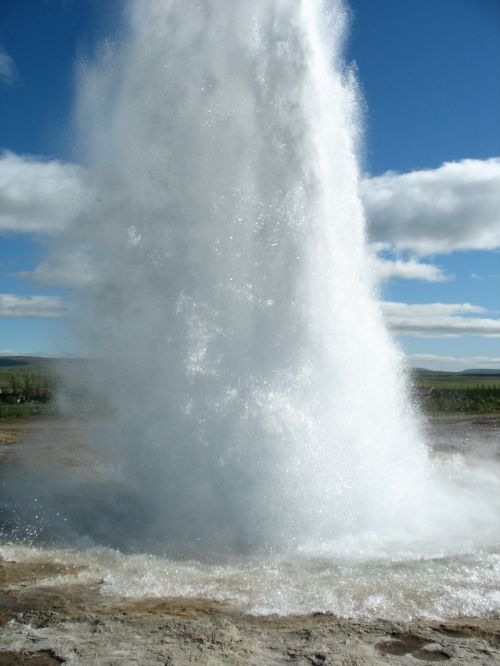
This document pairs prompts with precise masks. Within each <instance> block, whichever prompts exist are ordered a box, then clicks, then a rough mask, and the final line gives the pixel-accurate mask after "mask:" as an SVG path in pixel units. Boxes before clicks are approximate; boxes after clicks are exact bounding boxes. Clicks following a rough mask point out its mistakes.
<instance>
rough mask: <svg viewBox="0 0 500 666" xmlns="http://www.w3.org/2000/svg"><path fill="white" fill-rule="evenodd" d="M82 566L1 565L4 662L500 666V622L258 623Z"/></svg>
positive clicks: (315, 617)
mask: <svg viewBox="0 0 500 666" xmlns="http://www.w3.org/2000/svg"><path fill="white" fill-rule="evenodd" d="M82 573H84V572H82V567H75V568H73V567H67V566H63V565H60V564H55V563H51V562H45V563H43V562H36V563H33V562H13V561H5V560H0V583H1V585H2V592H1V593H0V626H1V635H0V666H2V665H4V664H9V665H10V664H12V665H15V664H33V665H36V666H49V665H50V664H65V663H67V664H103V665H109V666H111V665H116V666H119V665H121V664H124V665H127V664H141V666H149V665H151V666H160V665H165V666H166V665H177V666H181V665H184V664H206V665H212V664H213V665H215V664H235V665H237V664H254V665H255V666H257V665H259V666H260V665H262V666H263V665H267V664H269V665H271V664H297V665H304V666H305V665H311V664H312V665H315V666H320V665H327V664H331V665H335V666H362V665H363V666H371V665H373V666H376V665H377V664H394V665H396V664H417V663H431V662H437V661H448V662H449V663H450V664H457V665H458V664H460V665H465V664H475V665H476V664H488V665H493V664H499V663H500V618H499V617H489V618H482V619H473V618H463V619H454V620H448V621H446V622H435V621H424V620H419V621H415V622H411V623H398V622H389V621H385V620H370V621H359V620H356V621H354V620H346V619H340V618H337V617H335V616H333V615H330V614H323V613H317V614H312V615H307V616H288V617H277V616H271V617H262V616H261V617H254V616H249V615H246V614H244V613H243V612H242V611H241V610H239V609H238V608H237V607H234V606H230V605H224V604H219V603H214V602H207V601H204V600H192V599H190V600H187V599H162V600H157V599H155V600H148V599H145V600H141V601H139V602H137V601H127V600H124V599H117V598H107V597H105V596H104V595H102V594H101V591H100V583H99V582H97V583H92V584H88V583H85V582H83V581H84V580H85V576H82V575H81V574H82Z"/></svg>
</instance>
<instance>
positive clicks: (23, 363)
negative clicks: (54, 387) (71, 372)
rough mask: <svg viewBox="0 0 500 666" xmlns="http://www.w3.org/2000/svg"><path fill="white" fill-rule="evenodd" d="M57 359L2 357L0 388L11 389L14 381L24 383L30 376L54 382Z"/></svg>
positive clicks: (0, 363) (0, 359)
mask: <svg viewBox="0 0 500 666" xmlns="http://www.w3.org/2000/svg"><path fill="white" fill-rule="evenodd" d="M56 364H57V361H56V359H52V358H37V357H30V356H4V357H0V388H9V387H10V386H11V385H12V382H13V380H14V381H15V380H17V381H18V382H20V383H22V382H23V381H24V378H25V377H26V376H28V375H31V376H33V377H35V376H36V377H40V378H42V377H47V379H49V381H50V380H52V379H53V377H54V374H55V370H56Z"/></svg>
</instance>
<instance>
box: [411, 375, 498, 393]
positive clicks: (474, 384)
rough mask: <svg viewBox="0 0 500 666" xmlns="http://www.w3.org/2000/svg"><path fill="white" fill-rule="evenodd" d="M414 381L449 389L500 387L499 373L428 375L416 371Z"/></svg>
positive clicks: (416, 383)
mask: <svg viewBox="0 0 500 666" xmlns="http://www.w3.org/2000/svg"><path fill="white" fill-rule="evenodd" d="M413 382H414V383H415V385H416V386H425V387H431V386H432V387H434V388H443V389H444V388H447V389H468V388H485V387H493V386H498V387H500V374H499V375H462V374H460V373H455V372H450V373H443V374H439V375H438V374H436V375H431V374H429V375H426V374H424V373H415V374H414V376H413Z"/></svg>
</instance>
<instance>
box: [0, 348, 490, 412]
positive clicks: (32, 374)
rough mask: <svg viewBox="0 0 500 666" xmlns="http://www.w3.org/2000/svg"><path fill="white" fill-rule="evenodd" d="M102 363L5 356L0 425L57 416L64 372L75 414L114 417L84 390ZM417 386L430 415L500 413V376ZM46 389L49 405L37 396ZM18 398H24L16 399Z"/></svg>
mask: <svg viewBox="0 0 500 666" xmlns="http://www.w3.org/2000/svg"><path fill="white" fill-rule="evenodd" d="M99 367H100V363H99V362H97V361H91V360H83V359H53V358H36V357H29V356H9V357H0V389H1V390H2V392H3V398H2V399H1V400H0V421H7V420H17V419H28V418H39V417H42V416H43V417H47V416H56V415H57V409H56V407H55V405H53V404H51V402H50V396H51V395H54V394H56V393H57V390H58V385H59V383H60V380H59V377H60V371H61V370H65V376H66V377H67V378H72V379H70V380H69V383H66V385H65V389H66V394H67V396H68V397H69V398H70V404H71V407H70V411H71V414H72V415H73V416H76V415H77V416H81V417H85V416H86V415H88V414H94V415H95V414H96V413H103V414H108V413H109V411H108V410H109V405H108V406H106V403H107V400H106V396H96V395H94V394H92V393H90V392H88V391H86V390H85V388H84V387H85V381H83V382H82V372H83V374H84V375H85V374H87V375H89V374H91V373H93V372H95V371H98V370H99ZM411 379H412V383H413V385H414V386H415V387H422V388H431V387H432V389H433V391H432V393H431V395H430V396H422V397H415V400H417V401H418V402H419V403H420V404H421V405H422V408H423V409H424V410H425V411H426V412H429V413H435V414H439V413H467V414H485V413H500V373H499V374H497V375H492V374H481V373H478V374H463V373H453V372H450V373H446V372H439V373H433V372H430V371H425V370H415V371H413V372H412V378H411ZM44 390H45V391H46V393H47V395H48V396H49V401H48V402H47V401H45V402H43V401H41V400H40V399H39V397H38V398H37V391H38V396H39V394H40V391H42V392H43V391H44ZM16 396H21V398H22V399H21V400H19V401H18V400H17V399H16Z"/></svg>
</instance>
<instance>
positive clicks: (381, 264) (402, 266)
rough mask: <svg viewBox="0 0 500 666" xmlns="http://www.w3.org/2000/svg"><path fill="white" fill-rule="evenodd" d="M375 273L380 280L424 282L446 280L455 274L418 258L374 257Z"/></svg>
mask: <svg viewBox="0 0 500 666" xmlns="http://www.w3.org/2000/svg"><path fill="white" fill-rule="evenodd" d="M374 267H375V269H374V270H375V274H376V276H377V278H378V279H379V280H390V279H392V278H396V279H399V280H420V281H422V282H446V281H448V280H451V279H452V277H453V276H451V275H448V274H446V273H444V272H443V270H442V269H441V268H439V266H435V265H434V264H429V263H424V262H421V261H418V260H417V259H413V258H411V259H407V260H404V259H385V258H382V257H374Z"/></svg>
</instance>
